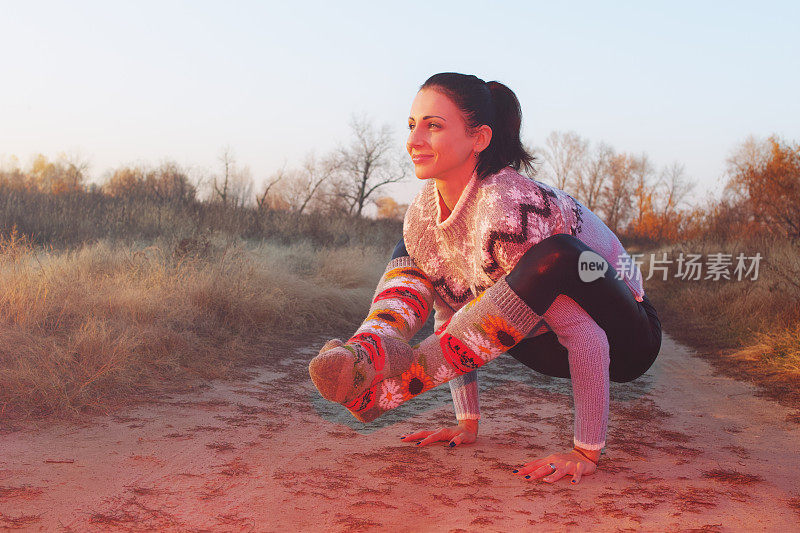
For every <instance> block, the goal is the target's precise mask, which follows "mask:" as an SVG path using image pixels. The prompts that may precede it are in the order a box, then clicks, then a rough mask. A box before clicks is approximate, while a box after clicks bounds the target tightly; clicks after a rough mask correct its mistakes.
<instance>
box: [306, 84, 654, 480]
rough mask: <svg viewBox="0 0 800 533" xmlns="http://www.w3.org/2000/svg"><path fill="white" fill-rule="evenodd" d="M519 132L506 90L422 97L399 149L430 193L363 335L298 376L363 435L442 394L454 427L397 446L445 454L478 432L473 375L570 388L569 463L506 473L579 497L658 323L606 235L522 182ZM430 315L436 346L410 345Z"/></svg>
mask: <svg viewBox="0 0 800 533" xmlns="http://www.w3.org/2000/svg"><path fill="white" fill-rule="evenodd" d="M520 124H521V111H520V105H519V101H518V100H517V97H516V96H515V95H514V93H513V92H512V91H511V90H510V89H509V88H508V87H506V86H505V85H503V84H502V83H499V82H496V81H492V82H489V83H486V82H484V81H483V80H481V79H480V78H477V77H475V76H469V75H464V74H457V73H452V72H447V73H441V74H436V75H434V76H431V77H430V78H429V79H428V80H427V81H426V82H425V83H424V84H423V85H422V87H421V88H420V90H419V92H418V93H417V95H416V97H415V98H414V101H413V103H412V105H411V114H410V116H409V117H408V127H409V130H410V131H409V135H408V142H407V148H408V153H409V154H410V155H411V159H412V161H413V162H414V167H415V172H416V175H417V177H418V178H420V179H422V180H427V181H426V182H425V184H424V185H423V187H422V190H421V191H420V192H419V194H418V195H417V196H416V198H415V199H414V200H413V202H412V203H411V205H410V206H409V208H408V211H407V212H406V215H405V221H404V224H403V239H402V240H401V241H400V242H399V243H398V244H397V247H396V248H395V251H394V254H393V257H392V259H391V261H390V262H389V264H388V265H387V267H386V270H385V272H384V274H383V277H382V278H381V280H380V282H379V283H378V287H377V289H376V291H375V295H374V297H373V301H372V305H371V307H370V310H369V314H368V316H367V318H366V320H365V321H364V323H363V324H362V325H361V327H360V328H359V329H358V330H357V331H356V333H355V334H354V335H353V336H352V337H351V338H350V339H349V340H347V341H346V342H342V341H341V340H338V339H333V340H331V341H328V342H327V343H326V344H325V345H324V346H323V347H322V349H321V350H320V353H319V355H317V356H316V357H315V358H314V359H313V360H312V361H311V363H310V365H309V373H310V374H311V379H312V380H313V382H314V385H315V386H316V387H317V389H318V390H319V392H320V394H321V395H322V396H323V397H324V398H326V399H328V400H331V401H334V402H339V403H341V404H343V405H344V406H345V407H346V408H347V409H349V410H350V412H351V413H352V414H353V415H354V416H355V417H356V418H358V419H359V420H361V421H365V422H366V421H370V420H374V419H375V418H377V417H378V416H380V415H381V414H382V413H383V412H385V411H387V410H389V409H394V408H396V407H397V406H399V405H401V404H402V403H404V402H406V401H407V400H409V399H411V398H413V397H414V396H417V395H418V394H421V393H423V392H425V391H427V390H429V389H431V388H432V387H435V386H437V385H440V384H442V383H445V382H448V381H449V382H450V388H451V391H452V394H453V402H454V405H455V411H456V418H457V419H458V425H457V426H455V427H449V428H442V429H440V430H438V431H422V432H418V433H413V434H410V435H406V436H404V437H402V439H403V440H404V441H407V442H410V441H418V442H417V445H427V444H430V443H432V442H436V441H441V440H449V441H450V446H455V445H458V444H461V443H470V442H474V441H475V439H476V436H477V433H478V418H480V414H479V412H478V387H477V381H476V374H477V371H476V369H477V368H479V367H480V366H482V365H483V364H485V363H488V362H489V361H491V360H492V359H494V358H495V357H497V356H498V355H500V354H502V353H505V352H508V353H509V354H510V355H512V356H513V357H514V358H515V359H517V360H518V361H520V362H521V363H523V364H524V365H526V366H528V367H530V368H532V369H533V370H536V371H537V372H541V373H543V374H546V375H548V376H554V377H561V378H569V379H571V382H572V391H573V400H574V406H575V424H574V442H573V444H574V447H573V448H572V450H570V451H569V452H566V453H555V454H552V455H549V456H547V457H543V458H540V459H536V460H534V461H531V462H528V463H526V464H524V465H523V466H521V467H520V468H518V469H517V470H514V471H513V473H515V474H517V475H520V476H524V477H525V478H526V479H539V478H541V479H543V480H545V481H548V482H554V481H557V480H558V479H561V478H562V477H564V476H566V475H572V478H571V481H572V483H577V482H578V481H580V479H581V476H584V475H588V474H592V473H593V472H594V471H595V470H596V468H597V462H598V459H599V458H600V452H601V450H602V448H603V447H604V446H605V443H606V428H607V425H608V405H609V380H610V381H615V382H627V381H631V380H633V379H636V378H637V377H639V376H641V375H642V374H643V373H644V372H645V371H647V369H648V368H650V366H651V365H652V364H653V361H654V360H655V358H656V356H657V355H658V351H659V349H660V347H661V324H660V322H659V320H658V317H657V315H656V312H655V310H654V309H653V307H652V305H650V302H649V301H648V299H647V298H646V297H645V295H644V290H643V287H642V279H641V273H640V272H639V269H638V267H637V266H636V265H635V264H633V263H632V261H631V258H630V256H629V255H628V254H627V253H626V252H625V249H624V248H623V246H622V245H621V244H620V242H619V239H618V238H617V237H616V236H615V235H614V233H613V232H612V231H611V230H610V229H609V228H608V227H607V226H606V225H605V224H604V223H603V222H602V221H601V220H600V219H599V218H598V217H597V216H596V215H595V214H594V213H592V212H591V211H590V210H589V209H587V208H586V207H585V206H583V205H582V204H581V203H580V202H578V201H576V200H575V199H574V198H572V197H571V196H570V195H568V194H567V193H565V192H564V191H562V190H560V189H556V188H554V187H551V186H549V185H546V184H544V183H540V182H538V181H535V180H533V179H531V178H528V177H525V176H523V175H522V174H520V173H519V172H518V171H519V170H520V169H522V168H523V167H524V168H525V169H527V170H528V174H530V175H533V173H534V171H533V169H532V168H531V163H532V161H533V157H532V156H531V155H530V154H529V153H527V152H526V151H525V149H524V148H523V146H522V143H521V142H520ZM604 269H605V270H604ZM431 309H433V310H434V311H435V326H434V327H435V330H436V331H435V333H434V334H433V335H430V336H429V337H427V338H426V339H424V340H423V341H422V342H421V343H419V344H418V345H415V346H410V345H409V344H408V343H409V341H410V339H411V338H412V337H413V336H414V334H415V333H417V332H418V331H419V330H420V329H421V328H422V326H423V325H424V324H425V322H426V320H427V318H428V315H429V313H430V311H431ZM420 439H421V440H420Z"/></svg>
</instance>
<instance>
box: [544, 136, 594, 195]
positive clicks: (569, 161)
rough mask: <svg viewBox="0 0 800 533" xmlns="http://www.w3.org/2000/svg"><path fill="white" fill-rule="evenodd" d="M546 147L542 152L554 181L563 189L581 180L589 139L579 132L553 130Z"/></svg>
mask: <svg viewBox="0 0 800 533" xmlns="http://www.w3.org/2000/svg"><path fill="white" fill-rule="evenodd" d="M545 146H546V149H545V150H543V151H542V152H541V153H542V155H543V156H544V159H545V161H547V166H548V169H549V172H548V174H550V176H551V178H552V180H553V183H554V184H555V186H556V187H558V188H559V189H562V190H566V189H567V188H570V187H573V186H574V185H577V183H578V182H580V181H581V175H580V174H581V170H582V169H583V167H584V165H585V160H586V154H587V152H588V150H589V141H587V140H586V139H583V138H582V137H581V136H580V135H578V134H577V133H575V132H573V131H570V132H566V133H564V132H560V131H553V132H551V133H550V135H548V137H547V140H546V141H545Z"/></svg>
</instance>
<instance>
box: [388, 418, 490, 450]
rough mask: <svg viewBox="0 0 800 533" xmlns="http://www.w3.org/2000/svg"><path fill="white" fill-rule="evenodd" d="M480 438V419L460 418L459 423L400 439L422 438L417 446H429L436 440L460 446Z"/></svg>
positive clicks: (409, 440)
mask: <svg viewBox="0 0 800 533" xmlns="http://www.w3.org/2000/svg"><path fill="white" fill-rule="evenodd" d="M477 438H478V421H477V420H459V421H458V425H456V426H450V427H448V428H439V429H437V430H435V431H417V432H416V433H410V434H408V435H403V436H402V437H400V440H402V441H403V442H411V441H414V440H417V439H422V440H420V441H419V442H417V446H427V445H428V444H433V443H434V442H440V441H450V446H458V445H459V444H471V443H473V442H475V440H476V439H477Z"/></svg>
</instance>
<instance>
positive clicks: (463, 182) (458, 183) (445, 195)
mask: <svg viewBox="0 0 800 533" xmlns="http://www.w3.org/2000/svg"><path fill="white" fill-rule="evenodd" d="M473 173H474V167H473V169H472V170H470V172H469V173H468V174H465V173H461V174H460V175H457V176H450V177H447V178H444V179H443V178H434V180H435V181H436V190H437V191H439V195H441V197H442V200H443V201H444V204H445V205H444V206H442V220H443V221H444V220H445V219H446V218H447V217H448V216H449V215H450V213H451V212H452V211H453V209H454V208H455V206H456V204H457V203H458V199H459V198H461V193H462V192H464V189H466V188H467V184H469V180H470V179H471V178H472V174H473ZM445 208H446V209H445Z"/></svg>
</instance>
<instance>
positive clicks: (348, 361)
mask: <svg viewBox="0 0 800 533" xmlns="http://www.w3.org/2000/svg"><path fill="white" fill-rule="evenodd" d="M433 299H434V289H433V285H432V284H431V282H430V280H429V279H428V278H427V277H426V276H425V274H424V273H423V272H422V270H420V269H419V268H417V266H416V265H415V264H414V261H413V260H412V259H411V258H410V257H408V256H403V257H398V258H396V259H393V260H392V261H390V262H389V264H388V265H387V266H386V270H385V272H384V274H383V276H382V277H381V280H380V281H379V282H378V286H377V288H376V289H375V294H374V295H373V299H372V305H371V306H370V309H369V312H368V314H367V318H366V319H365V320H364V322H363V323H362V324H361V326H360V327H359V328H358V330H356V332H355V334H353V336H352V337H350V339H348V340H347V341H346V342H344V343H343V342H341V341H340V340H338V339H334V340H332V341H329V342H328V343H326V344H325V346H323V347H322V350H320V353H319V355H317V356H316V357H315V358H314V359H312V360H311V362H310V363H309V374H310V375H311V379H312V381H313V382H314V385H315V386H316V387H317V389H318V390H319V392H320V394H321V395H322V397H323V398H325V399H327V400H331V401H334V402H340V403H347V404H349V403H352V402H353V401H354V400H355V399H357V398H359V397H360V396H362V395H363V394H364V393H365V391H367V390H369V389H370V388H371V387H373V386H374V385H375V384H377V383H378V382H380V381H381V380H382V379H383V378H384V377H392V376H395V375H397V374H399V373H401V372H403V371H404V370H405V369H407V368H408V367H409V366H410V365H411V358H412V357H413V354H412V350H411V347H410V346H409V345H408V340H410V339H411V338H412V337H413V336H414V335H415V334H416V333H417V331H419V330H420V329H421V328H422V326H423V325H424V324H425V321H426V320H427V319H428V315H429V314H430V311H431V308H432V306H433ZM387 354H389V355H390V356H387Z"/></svg>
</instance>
